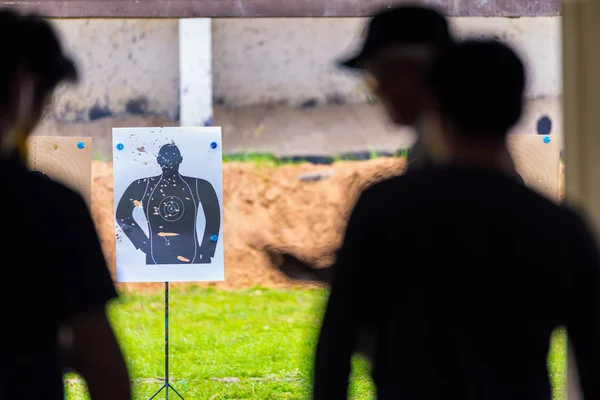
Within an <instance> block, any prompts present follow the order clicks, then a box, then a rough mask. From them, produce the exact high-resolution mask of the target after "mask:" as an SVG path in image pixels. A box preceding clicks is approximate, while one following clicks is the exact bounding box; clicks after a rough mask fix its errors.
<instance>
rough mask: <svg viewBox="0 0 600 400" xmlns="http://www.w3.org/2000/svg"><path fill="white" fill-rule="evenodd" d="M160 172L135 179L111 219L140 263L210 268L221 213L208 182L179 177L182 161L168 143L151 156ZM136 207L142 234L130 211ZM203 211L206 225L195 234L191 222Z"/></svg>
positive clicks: (215, 196) (217, 200) (174, 147)
mask: <svg viewBox="0 0 600 400" xmlns="http://www.w3.org/2000/svg"><path fill="white" fill-rule="evenodd" d="M156 162H157V163H158V165H159V166H160V168H161V170H162V173H161V174H160V175H157V176H150V177H144V178H140V179H137V180H135V181H134V182H132V183H131V184H129V186H128V187H127V189H126V190H125V192H124V193H123V195H122V196H121V198H120V200H119V202H118V204H117V210H116V215H115V217H116V221H117V224H118V225H119V227H120V228H121V229H122V231H123V233H124V234H125V236H127V238H129V240H130V241H131V243H133V245H134V246H135V248H136V249H137V250H140V251H142V252H143V253H145V254H146V264H147V265H153V264H161V265H165V264H210V263H211V262H212V258H213V257H214V255H215V251H216V247H217V241H218V236H219V229H220V227H221V209H220V205H219V199H218V197H217V194H216V192H215V190H214V188H213V186H212V184H211V183H210V182H208V181H207V180H204V179H201V178H195V177H190V176H184V175H181V174H180V172H179V166H180V165H181V163H182V162H183V157H182V156H181V152H180V151H179V148H178V147H177V146H176V145H175V144H173V143H169V144H165V145H163V146H162V147H161V148H160V150H159V152H158V155H157V157H156ZM136 208H141V209H142V210H143V211H144V214H145V216H146V221H147V224H148V234H146V232H144V230H143V229H142V228H141V227H140V226H139V225H138V223H137V222H136V221H135V219H134V217H133V211H134V210H135V209H136ZM200 210H202V211H203V212H204V217H205V220H206V225H205V227H204V232H203V233H202V234H197V229H196V225H197V219H198V215H199V212H200Z"/></svg>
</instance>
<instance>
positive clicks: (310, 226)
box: [91, 158, 405, 291]
mask: <svg viewBox="0 0 600 400" xmlns="http://www.w3.org/2000/svg"><path fill="white" fill-rule="evenodd" d="M404 168H405V162H404V160H403V159H393V158H379V159H374V160H370V161H347V162H339V163H335V164H333V165H331V166H318V165H312V164H301V165H289V166H279V167H270V166H259V165H256V164H252V163H236V162H230V163H226V164H224V165H223V201H224V210H223V225H224V226H223V229H224V233H223V234H224V236H223V240H224V243H225V281H224V282H215V283H206V284H203V285H205V286H211V287H217V288H222V289H236V288H247V287H252V286H256V285H261V286H267V287H289V286H298V284H295V283H291V282H289V281H288V280H287V279H286V278H285V277H283V276H282V275H281V274H279V273H278V272H277V271H274V270H272V269H271V268H270V267H269V263H268V260H267V258H266V255H265V253H264V252H263V251H262V250H261V249H262V247H263V246H264V245H272V246H275V247H278V248H286V249H290V250H292V251H294V252H295V253H296V254H298V255H299V256H301V257H302V258H307V259H313V260H315V261H317V262H318V263H320V264H326V263H328V262H329V261H330V260H331V259H332V255H333V251H334V250H335V249H336V248H337V247H338V246H339V244H340V241H341V239H342V235H343V230H344V228H345V224H346V219H347V215H348V213H349V212H350V210H351V208H352V206H353V205H354V202H355V200H356V196H357V194H358V193H359V191H360V190H361V188H363V187H364V186H365V185H368V184H371V183H374V182H376V181H378V180H381V179H384V178H387V177H390V176H393V175H399V174H401V173H402V172H403V171H404ZM92 174H93V185H92V205H91V207H92V214H93V217H94V221H95V223H96V225H97V228H98V230H99V233H100V238H101V241H102V246H103V249H104V252H105V255H106V258H107V260H108V261H109V264H110V267H111V270H112V272H113V273H114V270H115V229H114V218H113V215H114V209H113V177H112V164H110V163H105V162H101V161H95V162H94V164H93V169H92ZM319 178H321V179H320V180H319ZM174 285H177V284H174ZM182 285H183V284H182ZM121 288H122V289H124V290H135V291H146V290H152V291H153V290H161V289H162V288H163V284H161V283H140V284H138V283H136V284H129V283H128V284H121Z"/></svg>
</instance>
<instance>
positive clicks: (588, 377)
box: [314, 167, 600, 400]
mask: <svg viewBox="0 0 600 400" xmlns="http://www.w3.org/2000/svg"><path fill="white" fill-rule="evenodd" d="M559 326H566V327H567V329H568V330H569V335H570V340H571V341H572V343H573V345H574V350H575V355H576V358H577V361H578V364H579V375H580V378H581V380H582V386H583V392H584V395H585V398H589V399H592V398H600V389H599V387H600V379H598V377H599V376H600V363H599V362H598V360H599V359H600V346H598V338H600V260H599V256H598V249H597V247H596V244H595V242H594V240H593V239H592V237H591V235H590V233H589V231H588V229H587V228H586V227H585V225H584V223H583V222H582V219H581V218H580V217H578V216H577V215H576V214H575V213H574V212H573V211H571V210H569V209H567V208H565V207H562V206H558V205H556V204H554V203H552V202H551V201H549V200H547V199H545V198H543V197H542V196H540V195H538V194H536V193H534V192H532V191H530V190H529V189H527V188H526V187H524V186H523V185H522V184H519V183H518V182H516V181H515V180H514V178H512V177H508V176H504V175H501V174H499V173H494V172H489V171H482V170H476V169H470V168H466V167H447V168H443V167H427V168H424V169H421V170H418V171H413V172H412V173H410V174H406V175H404V176H401V177H396V178H392V179H389V180H386V181H383V182H381V183H378V184H376V185H374V186H372V187H371V188H369V189H367V190H366V191H365V192H364V193H363V194H362V195H361V196H360V198H359V200H358V202H357V204H356V206H355V209H354V211H353V213H352V215H351V217H350V220H349V222H348V226H347V231H346V235H345V238H344V242H343V245H342V247H341V249H340V251H339V253H338V260H337V262H336V265H335V270H334V276H333V283H332V289H331V293H330V297H329V301H328V304H327V308H326V312H325V317H324V321H323V326H322V330H321V335H320V339H319V345H318V349H317V355H316V366H315V397H314V398H315V399H317V400H321V399H327V400H337V399H345V398H346V389H347V384H348V374H349V369H350V363H349V361H350V357H351V354H352V353H353V352H354V350H355V348H356V347H355V346H356V339H357V332H363V331H370V332H373V336H374V338H375V340H374V344H375V356H374V360H373V377H374V380H375V383H376V385H377V388H378V398H379V399H380V400H387V399H398V398H406V399H417V398H418V399H454V398H456V399H458V398H460V399H492V400H494V399H528V400H537V399H546V400H547V399H549V398H550V385H549V380H548V376H547V370H546V360H547V353H548V348H549V340H550V335H551V332H552V331H553V330H554V329H555V328H556V327H559Z"/></svg>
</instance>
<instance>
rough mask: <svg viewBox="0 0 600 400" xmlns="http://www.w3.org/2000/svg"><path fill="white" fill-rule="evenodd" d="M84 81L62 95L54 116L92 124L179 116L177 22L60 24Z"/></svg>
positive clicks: (100, 21) (71, 22)
mask: <svg viewBox="0 0 600 400" xmlns="http://www.w3.org/2000/svg"><path fill="white" fill-rule="evenodd" d="M54 22H55V26H56V27H57V29H58V31H59V32H60V34H61V35H62V37H63V40H64V43H65V45H66V48H67V50H68V51H69V52H71V53H72V55H73V56H74V58H75V59H76V60H77V63H78V65H79V67H80V72H81V75H82V80H81V83H80V85H78V86H77V87H76V88H69V89H65V90H63V91H62V93H59V95H58V96H56V100H55V107H54V116H55V117H56V118H58V119H60V120H67V121H82V120H83V121H86V120H94V119H98V118H101V117H105V116H115V115H120V114H124V113H127V114H148V113H157V114H161V115H165V116H168V117H170V118H173V119H176V118H177V117H178V113H179V46H178V37H179V36H178V21H177V20H153V19H149V20H141V19H130V20H124V19H106V20H104V19H94V20H80V19H71V20H55V21H54Z"/></svg>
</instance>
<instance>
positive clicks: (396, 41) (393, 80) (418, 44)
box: [266, 5, 454, 283]
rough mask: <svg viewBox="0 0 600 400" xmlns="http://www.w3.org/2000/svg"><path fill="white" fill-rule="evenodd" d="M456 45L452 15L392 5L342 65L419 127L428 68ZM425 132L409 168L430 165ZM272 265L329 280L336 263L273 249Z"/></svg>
mask: <svg viewBox="0 0 600 400" xmlns="http://www.w3.org/2000/svg"><path fill="white" fill-rule="evenodd" d="M453 45H454V39H453V38H452V36H451V34H450V28H449V25H448V21H447V19H446V18H445V17H444V16H443V15H442V14H441V13H440V12H438V11H437V10H435V9H432V8H427V7H422V6H416V5H400V6H390V7H386V8H385V9H384V10H382V11H381V12H379V13H376V14H375V15H374V16H373V18H371V20H370V22H369V24H368V25H367V29H366V35H365V39H364V42H363V44H362V47H361V49H360V50H359V51H358V52H357V53H356V54H355V55H353V56H351V57H350V58H348V59H345V60H340V61H339V62H338V65H339V66H340V67H342V68H345V69H350V70H354V71H356V72H358V73H360V74H361V75H362V77H363V79H364V80H365V81H366V83H367V84H368V86H369V87H370V89H371V90H373V92H374V93H375V94H376V95H377V98H378V99H379V100H380V101H381V103H382V104H383V105H384V107H385V109H386V112H387V114H388V115H389V116H390V118H391V120H392V121H393V122H394V123H396V124H398V125H404V126H413V127H415V128H416V129H417V131H418V130H419V119H420V115H421V112H422V107H423V101H424V98H425V97H424V96H425V92H426V87H427V81H426V75H427V71H428V69H429V67H430V65H431V63H432V62H433V60H435V58H436V57H438V56H439V55H440V54H442V53H443V52H445V51H446V50H447V49H449V48H451V47H452V46H453ZM424 149H425V146H424V145H423V141H422V139H421V136H420V135H417V141H416V142H415V144H414V145H413V147H412V148H411V149H410V150H409V152H408V170H409V171H412V170H414V169H416V168H420V167H422V166H425V165H427V164H428V163H429V158H428V156H427V154H426V152H425V151H424ZM266 252H267V253H268V255H269V256H270V258H271V260H272V264H273V265H274V266H275V267H276V268H277V269H279V270H280V271H281V272H283V273H284V274H285V275H287V276H288V277H289V278H291V279H297V280H305V281H317V282H324V283H329V282H330V281H331V276H332V272H333V266H329V267H326V268H317V267H315V266H313V265H310V264H308V263H306V262H304V261H301V260H299V259H298V258H297V257H296V256H294V255H292V254H290V253H286V252H282V251H280V250H276V249H271V248H267V249H266Z"/></svg>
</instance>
